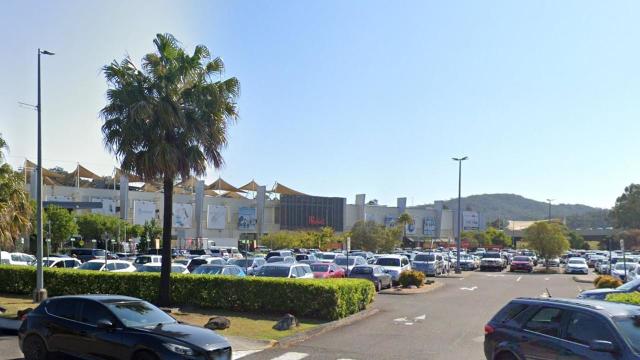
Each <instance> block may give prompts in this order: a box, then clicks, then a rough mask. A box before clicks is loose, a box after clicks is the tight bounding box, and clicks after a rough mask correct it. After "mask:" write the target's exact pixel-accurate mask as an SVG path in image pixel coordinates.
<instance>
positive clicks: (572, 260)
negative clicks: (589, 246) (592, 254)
mask: <svg viewBox="0 0 640 360" xmlns="http://www.w3.org/2000/svg"><path fill="white" fill-rule="evenodd" d="M569 264H575V265H580V264H584V259H571V260H569Z"/></svg>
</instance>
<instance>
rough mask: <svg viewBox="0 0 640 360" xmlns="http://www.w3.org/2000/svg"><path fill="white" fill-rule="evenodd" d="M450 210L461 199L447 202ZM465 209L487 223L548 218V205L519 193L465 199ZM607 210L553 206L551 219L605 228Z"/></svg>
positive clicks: (446, 204)
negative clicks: (562, 219)
mask: <svg viewBox="0 0 640 360" xmlns="http://www.w3.org/2000/svg"><path fill="white" fill-rule="evenodd" d="M443 202H444V205H445V206H447V207H448V208H449V209H457V207H458V199H451V200H444V201H443ZM462 209H471V210H474V211H477V212H478V213H480V214H481V216H482V217H483V218H484V219H485V221H487V222H489V221H494V220H496V219H504V220H540V219H546V218H547V217H548V216H549V204H548V203H546V202H542V201H536V200H532V199H527V198H525V197H524V196H521V195H516V194H482V195H471V196H467V197H463V198H462ZM607 213H608V210H606V209H600V208H596V207H591V206H587V205H582V204H552V205H551V217H552V218H566V219H567V225H568V226H569V227H571V228H578V227H606V226H610V225H609V219H608V217H607Z"/></svg>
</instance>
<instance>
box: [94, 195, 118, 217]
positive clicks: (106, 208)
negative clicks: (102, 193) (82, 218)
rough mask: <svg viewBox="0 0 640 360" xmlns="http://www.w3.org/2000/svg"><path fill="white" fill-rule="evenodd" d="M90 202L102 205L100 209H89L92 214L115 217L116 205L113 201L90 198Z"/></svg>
mask: <svg viewBox="0 0 640 360" xmlns="http://www.w3.org/2000/svg"><path fill="white" fill-rule="evenodd" d="M91 202H99V203H102V208H101V209H91V212H92V213H94V214H102V215H115V214H116V206H117V203H116V201H115V200H113V199H103V198H91Z"/></svg>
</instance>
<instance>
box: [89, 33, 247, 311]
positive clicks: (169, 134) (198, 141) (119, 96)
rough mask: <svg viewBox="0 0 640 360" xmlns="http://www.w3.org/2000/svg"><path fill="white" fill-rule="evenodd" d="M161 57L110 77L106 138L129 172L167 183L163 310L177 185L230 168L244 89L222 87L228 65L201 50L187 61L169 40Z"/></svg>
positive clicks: (163, 39) (114, 66) (127, 65)
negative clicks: (230, 132)
mask: <svg viewBox="0 0 640 360" xmlns="http://www.w3.org/2000/svg"><path fill="white" fill-rule="evenodd" d="M153 43H154V44H155V47H156V52H154V53H149V54H147V55H145V56H144V58H143V59H142V68H141V69H140V68H137V67H136V66H135V65H134V64H133V62H132V61H131V59H130V58H128V57H126V58H125V59H124V60H122V61H121V62H117V61H115V60H114V61H113V62H112V63H111V64H109V65H106V66H104V68H103V71H104V74H105V77H106V79H107V82H108V83H109V89H108V90H107V100H108V103H107V105H106V106H105V107H104V108H103V109H102V110H101V116H102V118H103V119H104V124H103V125H102V133H103V135H104V142H105V145H106V147H107V149H108V150H109V151H111V152H112V153H113V154H115V155H116V157H117V158H118V160H119V161H120V162H121V167H122V170H123V171H125V172H127V173H131V174H135V175H138V176H140V177H142V178H143V179H144V180H145V181H150V180H159V181H161V182H162V183H163V191H164V209H163V228H162V230H163V232H162V271H161V276H160V299H159V302H160V304H161V305H164V306H166V305H168V304H169V303H170V299H171V296H170V293H169V280H170V278H169V275H170V271H171V224H172V203H173V185H174V182H175V180H176V178H178V177H180V178H183V179H186V178H187V177H189V176H192V175H203V174H204V173H205V171H206V168H207V164H213V166H214V167H215V168H219V167H221V166H222V165H223V163H224V160H223V158H222V153H221V151H222V149H223V148H224V147H225V146H226V145H227V127H228V125H229V124H231V123H233V122H234V121H235V120H236V119H237V117H238V113H237V108H236V98H237V97H238V95H239V91H240V84H239V82H238V80H237V79H236V78H234V77H232V78H229V79H226V80H222V79H221V77H222V73H223V71H224V64H223V62H222V59H220V58H215V59H213V60H211V58H210V54H209V50H208V49H207V48H206V47H205V46H202V45H198V46H196V47H195V50H194V51H193V54H188V53H186V52H185V50H184V49H182V48H181V47H180V44H179V43H178V41H177V40H176V39H175V38H174V37H173V36H172V35H170V34H158V35H156V38H155V39H154V40H153Z"/></svg>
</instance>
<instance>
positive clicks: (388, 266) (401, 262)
mask: <svg viewBox="0 0 640 360" xmlns="http://www.w3.org/2000/svg"><path fill="white" fill-rule="evenodd" d="M376 265H380V266H382V267H383V268H384V269H385V272H386V273H388V274H389V275H391V280H393V282H394V283H397V282H398V280H399V279H400V273H402V272H403V271H407V270H411V265H410V264H409V259H407V257H406V256H402V255H383V256H381V257H379V258H378V259H377V260H376Z"/></svg>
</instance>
